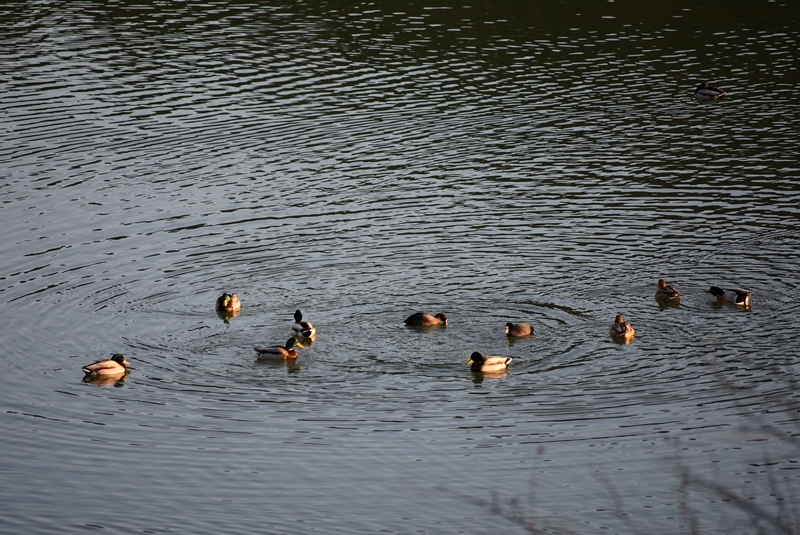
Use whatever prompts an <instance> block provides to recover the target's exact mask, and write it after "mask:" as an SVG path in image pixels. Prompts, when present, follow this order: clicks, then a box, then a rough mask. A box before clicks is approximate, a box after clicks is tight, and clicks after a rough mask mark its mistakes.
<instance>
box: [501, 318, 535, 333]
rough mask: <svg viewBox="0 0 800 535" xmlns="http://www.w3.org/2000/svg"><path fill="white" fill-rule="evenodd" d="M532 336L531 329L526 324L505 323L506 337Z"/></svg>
mask: <svg viewBox="0 0 800 535" xmlns="http://www.w3.org/2000/svg"><path fill="white" fill-rule="evenodd" d="M532 334H533V328H532V327H531V326H530V324H528V323H517V324H513V323H511V322H510V321H509V322H508V323H506V336H530V335H532Z"/></svg>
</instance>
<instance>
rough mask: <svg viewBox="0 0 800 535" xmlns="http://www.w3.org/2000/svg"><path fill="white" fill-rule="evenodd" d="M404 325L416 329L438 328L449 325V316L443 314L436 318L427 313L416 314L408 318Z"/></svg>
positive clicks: (437, 315)
mask: <svg viewBox="0 0 800 535" xmlns="http://www.w3.org/2000/svg"><path fill="white" fill-rule="evenodd" d="M404 323H405V324H406V325H414V326H416V327H437V326H440V325H447V316H446V315H445V314H443V313H441V312H440V313H439V314H436V315H435V316H434V315H433V314H428V313H427V312H416V313H414V314H411V315H410V316H409V317H407V318H406V319H405V321H404Z"/></svg>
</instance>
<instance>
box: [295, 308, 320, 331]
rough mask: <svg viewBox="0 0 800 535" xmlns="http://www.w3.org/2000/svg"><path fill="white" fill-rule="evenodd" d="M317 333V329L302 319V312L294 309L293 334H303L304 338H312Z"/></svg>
mask: <svg viewBox="0 0 800 535" xmlns="http://www.w3.org/2000/svg"><path fill="white" fill-rule="evenodd" d="M316 334H317V330H316V329H315V328H314V326H313V325H311V324H310V323H309V322H307V321H303V313H302V312H300V311H299V310H295V311H294V325H292V335H293V336H303V337H305V338H313V337H314V335H316Z"/></svg>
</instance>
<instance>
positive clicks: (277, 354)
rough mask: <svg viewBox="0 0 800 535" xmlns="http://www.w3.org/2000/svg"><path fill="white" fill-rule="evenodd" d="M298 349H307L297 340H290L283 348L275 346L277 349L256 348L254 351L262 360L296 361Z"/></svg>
mask: <svg viewBox="0 0 800 535" xmlns="http://www.w3.org/2000/svg"><path fill="white" fill-rule="evenodd" d="M296 347H299V348H300V349H305V348H304V346H303V345H302V344H301V343H300V342H298V341H297V338H294V337H292V338H289V339H288V340H286V345H284V346H283V347H281V346H275V347H254V348H253V349H255V350H256V353H258V358H260V359H284V360H286V359H296V358H297V351H296V350H295V348H296Z"/></svg>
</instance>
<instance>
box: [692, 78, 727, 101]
mask: <svg viewBox="0 0 800 535" xmlns="http://www.w3.org/2000/svg"><path fill="white" fill-rule="evenodd" d="M725 95H727V93H726V92H725V91H723V90H722V89H718V88H716V87H714V86H712V85H708V84H707V83H706V82H703V83H702V84H700V85H698V86H697V89H695V91H694V98H696V99H697V100H719V99H721V98H722V97H724V96H725Z"/></svg>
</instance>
